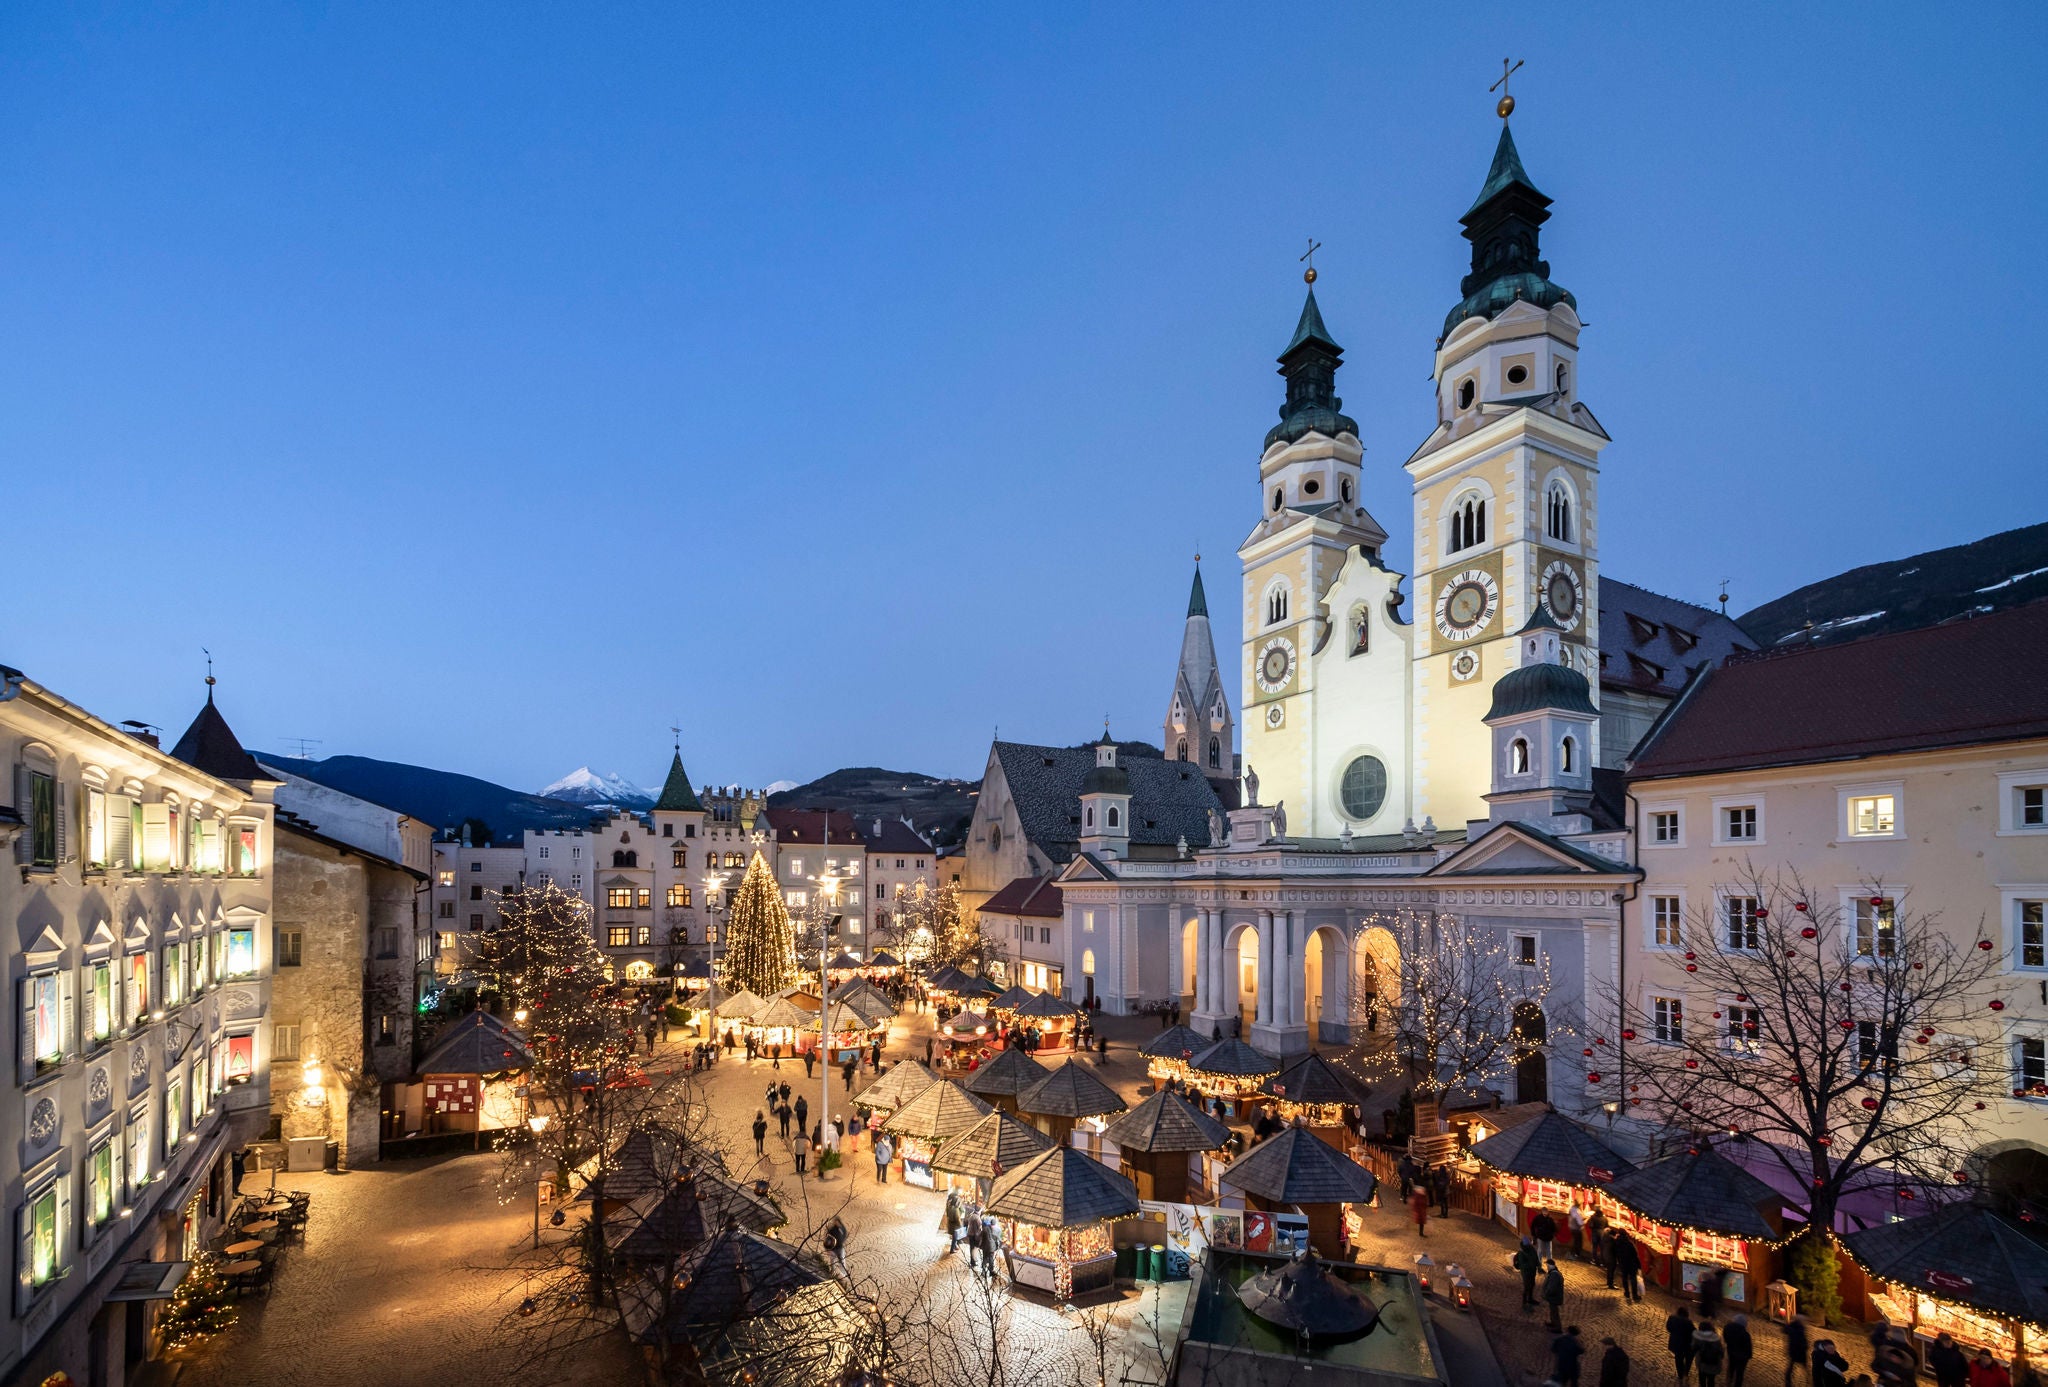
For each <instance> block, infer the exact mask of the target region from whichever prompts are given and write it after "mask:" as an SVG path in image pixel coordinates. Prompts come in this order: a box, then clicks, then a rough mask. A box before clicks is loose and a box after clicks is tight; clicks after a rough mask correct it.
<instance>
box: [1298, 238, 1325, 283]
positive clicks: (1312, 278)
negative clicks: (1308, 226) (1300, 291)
mask: <svg viewBox="0 0 2048 1387" xmlns="http://www.w3.org/2000/svg"><path fill="white" fill-rule="evenodd" d="M1322 248H1323V243H1322V242H1321V241H1318V240H1317V239H1316V238H1315V237H1313V236H1311V237H1309V238H1308V249H1307V250H1305V251H1303V252H1302V253H1301V261H1302V263H1303V264H1305V265H1307V266H1308V269H1307V270H1306V271H1304V272H1303V274H1302V276H1301V277H1302V280H1303V281H1304V282H1305V283H1309V284H1314V283H1315V282H1316V252H1317V251H1319V250H1321V249H1322Z"/></svg>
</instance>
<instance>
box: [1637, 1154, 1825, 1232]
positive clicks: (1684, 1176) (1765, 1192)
mask: <svg viewBox="0 0 2048 1387" xmlns="http://www.w3.org/2000/svg"><path fill="white" fill-rule="evenodd" d="M1607 1193H1608V1194H1609V1195H1610V1196H1612V1197H1613V1198H1614V1199H1615V1200H1616V1202H1618V1203H1621V1204H1625V1205H1627V1206H1628V1207H1629V1208H1631V1209H1633V1210H1635V1211H1636V1212H1637V1213H1639V1214H1641V1215H1643V1216H1644V1217H1645V1218H1650V1219H1654V1220H1655V1221H1657V1222H1658V1223H1665V1224H1673V1225H1675V1226H1677V1227H1680V1228H1698V1229H1701V1230H1703V1231H1705V1232H1709V1233H1719V1234H1720V1235H1721V1236H1723V1237H1726V1238H1748V1239H1750V1240H1751V1241H1753V1242H1776V1241H1778V1239H1779V1236H1780V1234H1779V1231H1778V1227H1777V1225H1776V1224H1775V1223H1773V1222H1772V1220H1771V1218H1769V1217H1767V1216H1766V1215H1765V1213H1764V1210H1765V1209H1778V1208H1781V1207H1783V1205H1784V1199H1783V1197H1782V1196H1780V1195H1779V1193H1778V1192H1777V1191H1776V1190H1774V1189H1772V1188H1771V1187H1770V1186H1769V1185H1767V1184H1765V1183H1764V1182H1763V1181H1761V1180H1759V1179H1757V1177H1756V1176H1754V1175H1752V1174H1750V1173H1749V1172H1748V1171H1746V1170H1744V1169H1743V1168H1742V1167H1741V1166H1739V1165H1737V1164H1735V1162H1733V1161H1731V1160H1729V1159H1728V1158H1727V1157H1726V1156H1724V1155H1722V1154H1721V1153H1720V1152H1718V1151H1716V1150H1714V1148H1713V1147H1711V1146H1706V1145H1700V1146H1694V1147H1690V1148H1688V1149H1687V1150H1685V1151H1683V1152H1681V1153H1680V1154H1678V1155H1676V1156H1666V1157H1665V1158H1664V1159H1663V1160H1661V1161H1652V1162H1651V1163H1650V1164H1649V1165H1646V1166H1643V1167H1641V1168H1640V1169H1637V1170H1632V1171H1630V1172H1629V1173H1628V1174H1626V1175H1623V1176H1621V1177H1619V1178H1618V1179H1616V1180H1615V1181H1614V1182H1613V1183H1612V1184H1610V1185H1609V1186H1608V1187H1607Z"/></svg>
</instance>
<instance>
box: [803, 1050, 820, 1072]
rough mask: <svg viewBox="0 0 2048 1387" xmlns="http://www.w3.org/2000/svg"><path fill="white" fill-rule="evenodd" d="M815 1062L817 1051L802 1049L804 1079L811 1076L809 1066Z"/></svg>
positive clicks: (816, 1060)
mask: <svg viewBox="0 0 2048 1387" xmlns="http://www.w3.org/2000/svg"><path fill="white" fill-rule="evenodd" d="M817 1062H818V1052H817V1051H816V1050H806V1051H804V1077H805V1078H806V1079H808V1078H810V1077H811V1066H812V1065H814V1064H816V1063H817Z"/></svg>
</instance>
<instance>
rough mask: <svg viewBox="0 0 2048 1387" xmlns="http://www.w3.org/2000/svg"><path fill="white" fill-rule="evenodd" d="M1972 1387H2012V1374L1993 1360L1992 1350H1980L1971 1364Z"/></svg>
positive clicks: (2003, 1365)
mask: <svg viewBox="0 0 2048 1387" xmlns="http://www.w3.org/2000/svg"><path fill="white" fill-rule="evenodd" d="M1970 1387H2012V1374H2011V1373H2009V1372H2007V1371H2006V1370H2005V1364H2003V1363H2000V1362H1998V1361H1996V1360H1994V1359H1993V1358H1992V1356H1991V1350H1990V1349H1988V1348H1980V1349H1978V1350H1977V1357H1976V1358H1975V1359H1974V1360H1973V1361H1972V1362H1971V1364H1970Z"/></svg>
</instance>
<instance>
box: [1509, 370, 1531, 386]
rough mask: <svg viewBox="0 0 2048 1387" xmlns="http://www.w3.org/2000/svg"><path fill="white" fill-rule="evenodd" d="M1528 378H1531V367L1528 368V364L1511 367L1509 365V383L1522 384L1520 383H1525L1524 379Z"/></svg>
mask: <svg viewBox="0 0 2048 1387" xmlns="http://www.w3.org/2000/svg"><path fill="white" fill-rule="evenodd" d="M1528 379H1529V368H1528V367H1527V366H1510V367H1508V384H1509V385H1520V384H1522V383H1523V382H1524V381H1526V380H1528Z"/></svg>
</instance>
